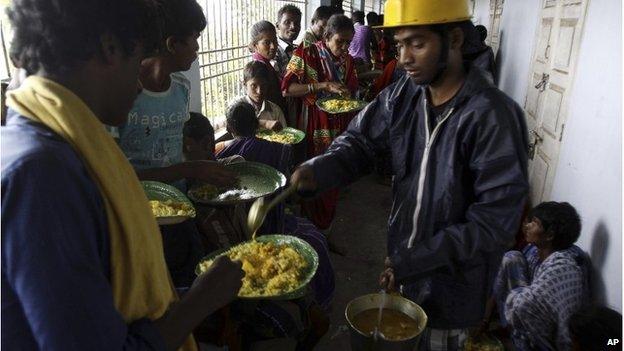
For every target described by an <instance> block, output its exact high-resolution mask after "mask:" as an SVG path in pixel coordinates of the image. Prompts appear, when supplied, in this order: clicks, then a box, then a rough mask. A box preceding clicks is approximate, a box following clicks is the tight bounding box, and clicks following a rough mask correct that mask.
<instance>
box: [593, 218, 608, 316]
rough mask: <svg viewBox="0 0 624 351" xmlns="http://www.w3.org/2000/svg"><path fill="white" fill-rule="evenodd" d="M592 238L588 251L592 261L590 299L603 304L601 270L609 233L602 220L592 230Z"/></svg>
mask: <svg viewBox="0 0 624 351" xmlns="http://www.w3.org/2000/svg"><path fill="white" fill-rule="evenodd" d="M592 238H593V239H592V243H591V249H590V252H589V255H590V257H591V262H592V271H591V282H590V284H591V285H590V286H591V292H592V300H593V302H594V303H597V304H599V305H604V304H605V303H606V301H607V299H606V289H605V282H604V278H603V277H602V273H601V272H602V268H603V267H604V264H605V260H606V256H607V248H608V246H609V233H608V231H607V227H606V226H605V224H604V223H603V222H602V221H600V222H598V226H597V227H596V231H594V235H593V237H592Z"/></svg>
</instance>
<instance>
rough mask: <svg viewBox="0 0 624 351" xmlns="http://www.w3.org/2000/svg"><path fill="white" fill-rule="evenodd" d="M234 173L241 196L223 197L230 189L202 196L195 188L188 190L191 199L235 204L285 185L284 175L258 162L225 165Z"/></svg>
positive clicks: (199, 201)
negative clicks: (211, 196) (205, 196)
mask: <svg viewBox="0 0 624 351" xmlns="http://www.w3.org/2000/svg"><path fill="white" fill-rule="evenodd" d="M225 167H226V168H227V169H228V170H231V171H232V172H234V173H235V174H236V176H237V177H238V179H239V187H238V188H243V189H245V190H244V191H243V193H242V196H241V197H239V198H235V199H231V198H230V199H228V198H224V197H223V195H224V194H225V193H227V192H228V190H230V189H225V190H223V191H221V192H220V193H219V194H217V195H216V196H215V197H213V198H209V199H208V198H203V197H201V196H200V195H199V194H197V193H196V188H193V189H190V190H189V191H188V196H189V198H190V199H191V200H193V201H195V202H197V203H201V204H206V205H212V206H225V205H228V206H229V205H235V204H238V203H242V202H250V201H253V200H255V199H257V198H260V197H264V196H267V195H271V194H273V193H274V192H275V191H277V190H278V189H280V188H281V187H283V186H284V185H286V177H285V176H284V175H283V174H282V173H280V172H279V171H278V170H276V169H275V168H273V167H270V166H267V165H265V164H263V163H258V162H240V163H233V164H229V165H226V166H225Z"/></svg>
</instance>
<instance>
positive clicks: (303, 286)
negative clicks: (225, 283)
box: [195, 234, 318, 300]
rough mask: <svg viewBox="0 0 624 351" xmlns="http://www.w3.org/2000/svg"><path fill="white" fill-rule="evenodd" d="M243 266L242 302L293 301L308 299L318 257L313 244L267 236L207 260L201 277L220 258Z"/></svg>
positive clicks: (200, 269)
mask: <svg viewBox="0 0 624 351" xmlns="http://www.w3.org/2000/svg"><path fill="white" fill-rule="evenodd" d="M222 255H227V256H228V257H230V259H232V260H238V261H241V262H242V263H243V271H245V277H244V278H243V285H242V287H241V289H240V290H239V292H238V297H239V298H242V299H272V300H292V299H296V298H299V297H302V296H304V295H305V294H306V293H307V286H308V284H309V283H310V281H311V280H312V278H313V277H314V274H315V273H316V269H317V268H318V254H317V253H316V251H314V249H313V248H312V246H310V244H308V243H307V242H305V241H303V240H301V239H299V238H297V237H294V236H290V235H279V234H275V235H263V236H259V237H257V238H256V240H255V241H254V240H251V241H246V242H244V243H241V244H239V245H236V246H234V247H231V248H229V249H222V250H217V251H214V252H212V253H211V254H209V255H208V256H206V257H204V258H203V259H202V260H201V261H200V263H199V264H198V265H197V267H196V269H195V273H197V274H198V275H199V274H201V273H203V272H205V271H207V270H208V269H210V266H211V265H212V262H213V261H214V260H215V259H216V258H217V257H219V256H222Z"/></svg>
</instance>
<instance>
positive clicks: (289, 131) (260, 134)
mask: <svg viewBox="0 0 624 351" xmlns="http://www.w3.org/2000/svg"><path fill="white" fill-rule="evenodd" d="M273 134H278V135H284V134H286V135H292V136H293V137H295V141H294V142H292V143H291V144H299V143H300V142H301V141H302V140H303V139H305V133H304V132H303V131H301V130H299V129H295V128H290V127H286V128H284V129H282V130H280V131H279V132H274V131H272V130H266V129H262V130H259V131H258V133H257V134H256V136H257V137H259V138H261V137H263V136H265V135H273Z"/></svg>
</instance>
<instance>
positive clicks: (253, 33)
mask: <svg viewBox="0 0 624 351" xmlns="http://www.w3.org/2000/svg"><path fill="white" fill-rule="evenodd" d="M265 32H270V33H273V34H277V32H276V31H275V26H274V25H273V23H271V22H269V21H260V22H256V23H254V25H253V26H251V29H249V38H250V40H251V41H250V42H249V51H251V52H254V48H253V47H254V45H256V44H257V43H258V40H260V38H259V37H260V35H261V34H262V33H265Z"/></svg>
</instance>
